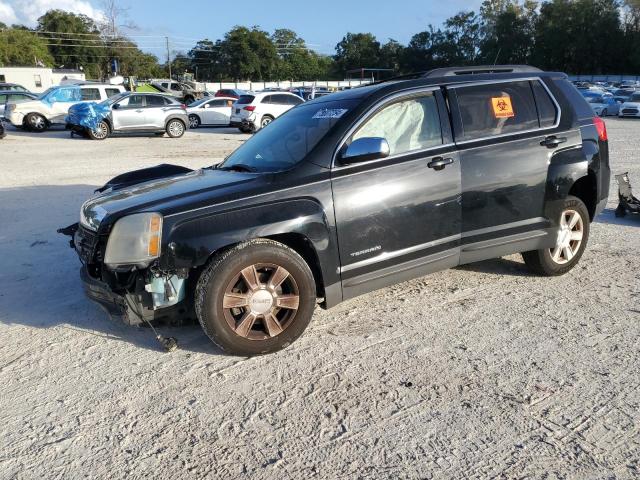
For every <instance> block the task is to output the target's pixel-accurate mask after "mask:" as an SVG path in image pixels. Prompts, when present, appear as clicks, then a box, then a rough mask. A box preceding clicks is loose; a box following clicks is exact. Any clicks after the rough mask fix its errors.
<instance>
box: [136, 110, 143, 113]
mask: <svg viewBox="0 0 640 480" xmlns="http://www.w3.org/2000/svg"><path fill="white" fill-rule="evenodd" d="M142 112H144V110H136V113H142Z"/></svg>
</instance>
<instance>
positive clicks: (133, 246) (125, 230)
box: [104, 213, 162, 268]
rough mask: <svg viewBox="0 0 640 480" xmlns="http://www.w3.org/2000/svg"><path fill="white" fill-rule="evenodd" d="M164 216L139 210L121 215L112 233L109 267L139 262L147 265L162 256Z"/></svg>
mask: <svg viewBox="0 0 640 480" xmlns="http://www.w3.org/2000/svg"><path fill="white" fill-rule="evenodd" d="M161 242H162V215H160V214H159V213H136V214H133V215H128V216H126V217H122V218H121V219H120V220H118V221H117V222H116V224H115V225H114V226H113V229H112V230H111V233H110V234H109V241H108V242H107V251H106V252H105V255H104V263H105V264H106V265H107V266H109V267H117V266H120V265H136V266H139V267H141V268H146V267H147V266H148V265H149V263H150V262H151V260H154V259H156V258H158V257H159V256H160V245H161Z"/></svg>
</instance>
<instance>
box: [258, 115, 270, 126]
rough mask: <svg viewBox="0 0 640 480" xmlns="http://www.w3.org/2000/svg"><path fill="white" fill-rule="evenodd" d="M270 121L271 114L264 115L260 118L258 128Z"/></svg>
mask: <svg viewBox="0 0 640 480" xmlns="http://www.w3.org/2000/svg"><path fill="white" fill-rule="evenodd" d="M271 122H273V117H272V116H271V115H265V116H264V117H262V120H260V128H264V127H266V126H267V125H269V124H270V123H271Z"/></svg>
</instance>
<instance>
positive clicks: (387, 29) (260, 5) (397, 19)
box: [0, 0, 482, 55]
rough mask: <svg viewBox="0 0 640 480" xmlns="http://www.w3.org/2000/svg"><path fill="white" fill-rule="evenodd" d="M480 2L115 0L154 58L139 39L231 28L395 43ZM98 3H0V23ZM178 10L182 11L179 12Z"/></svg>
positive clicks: (175, 39) (152, 46)
mask: <svg viewBox="0 0 640 480" xmlns="http://www.w3.org/2000/svg"><path fill="white" fill-rule="evenodd" d="M481 3H482V2H481V0H466V1H463V0H448V1H432V0H431V1H430V0H423V1H420V0H384V1H383V0H370V1H364V0H347V1H344V0H343V1H335V0H322V1H313V2H310V1H308V0H295V1H293V0H284V1H282V0H281V1H265V0H262V1H257V0H243V1H235V2H229V1H226V2H222V1H218V0H209V1H206V0H182V1H176V0H120V1H119V4H120V5H121V6H123V7H127V8H128V9H129V10H128V16H129V19H130V21H132V22H133V23H135V24H136V25H137V26H138V27H139V28H138V30H136V31H130V32H129V33H130V34H131V35H136V37H135V38H134V39H135V40H136V41H138V42H139V43H140V45H141V46H142V47H143V48H144V47H145V46H147V47H148V48H144V49H146V50H148V51H150V52H152V53H156V54H158V55H161V54H162V51H161V50H160V42H161V39H160V38H159V37H143V35H168V36H170V37H171V38H172V50H188V49H189V46H190V45H192V44H193V43H194V42H193V41H192V39H201V38H205V37H208V38H209V39H211V40H216V39H218V38H221V37H222V36H223V35H224V33H225V32H227V31H228V30H229V29H230V28H231V27H233V26H234V25H246V26H252V25H259V26H260V27H262V28H263V29H265V30H267V31H273V30H274V29H275V28H290V29H292V30H295V31H296V32H297V33H298V34H299V35H300V36H302V37H303V38H304V39H305V40H306V41H307V43H308V44H310V45H309V46H310V47H311V48H313V49H314V50H317V51H319V52H321V53H333V52H334V47H335V45H336V43H338V42H339V41H340V40H341V39H342V37H343V35H344V34H345V33H346V32H348V31H351V32H371V33H373V34H374V35H376V37H378V40H380V41H383V42H384V41H386V40H387V39H388V38H394V39H396V40H398V41H400V42H401V43H406V42H408V41H409V39H410V38H411V36H412V35H413V34H414V33H416V32H419V31H422V30H424V29H425V28H426V27H427V25H429V24H430V23H432V24H434V25H439V24H441V23H442V21H443V20H445V19H446V18H447V17H450V16H452V15H454V14H456V13H457V12H459V11H460V10H468V9H474V10H477V9H478V7H479V5H480V4H481ZM101 6H102V2H101V0H0V21H2V22H5V23H8V24H11V23H23V24H27V25H30V26H33V25H34V24H35V22H36V19H37V18H38V17H39V16H40V15H42V14H43V13H45V12H46V11H47V10H49V9H51V8H61V9H64V10H71V11H74V12H80V13H85V14H87V15H90V16H94V17H95V16H99V15H100V11H101ZM182 6H184V10H182Z"/></svg>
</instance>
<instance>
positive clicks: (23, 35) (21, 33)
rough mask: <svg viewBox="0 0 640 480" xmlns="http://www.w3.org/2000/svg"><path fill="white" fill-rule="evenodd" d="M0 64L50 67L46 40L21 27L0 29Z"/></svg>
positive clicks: (50, 57)
mask: <svg viewBox="0 0 640 480" xmlns="http://www.w3.org/2000/svg"><path fill="white" fill-rule="evenodd" d="M0 65H1V66H36V65H42V66H47V67H50V66H52V65H53V57H52V56H51V54H50V53H49V50H48V49H47V45H46V42H45V41H44V40H42V39H40V38H38V36H37V35H36V34H35V33H33V32H31V31H29V30H26V29H22V28H9V29H6V28H3V29H2V30H0Z"/></svg>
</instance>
